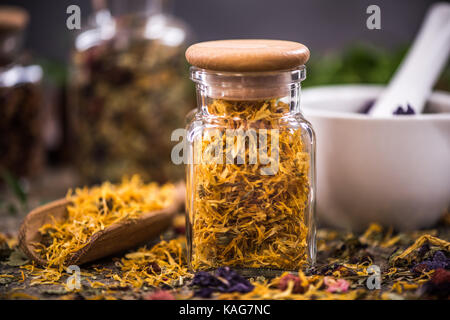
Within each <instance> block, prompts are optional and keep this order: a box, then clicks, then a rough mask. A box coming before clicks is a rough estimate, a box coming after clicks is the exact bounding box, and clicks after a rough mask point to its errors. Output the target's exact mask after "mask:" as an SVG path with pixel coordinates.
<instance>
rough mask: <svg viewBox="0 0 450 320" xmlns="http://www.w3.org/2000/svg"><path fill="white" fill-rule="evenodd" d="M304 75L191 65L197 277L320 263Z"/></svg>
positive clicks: (192, 256)
mask: <svg viewBox="0 0 450 320" xmlns="http://www.w3.org/2000/svg"><path fill="white" fill-rule="evenodd" d="M238 55H239V54H238ZM238 55H237V56H238ZM188 60H189V56H188ZM191 60H193V59H191ZM191 63H192V62H191ZM200 65H201V63H200ZM304 78H305V67H304V66H303V65H301V66H296V67H294V68H291V69H289V70H281V71H278V70H275V71H264V70H262V71H257V72H247V71H243V72H241V71H240V72H229V71H214V70H206V69H202V68H199V67H196V66H193V67H191V79H192V80H193V81H194V82H195V83H196V88H197V101H198V107H197V112H196V113H195V114H194V115H192V116H191V120H190V123H189V125H188V128H187V142H188V145H189V147H188V150H189V152H188V157H187V158H188V165H187V219H186V220H187V239H188V259H189V263H190V268H191V269H192V270H193V271H198V270H212V269H216V268H218V267H223V266H229V267H232V268H235V269H237V270H239V271H240V272H241V273H243V274H246V275H251V276H257V275H274V274H279V273H280V272H281V271H298V270H299V269H301V268H305V267H307V266H310V265H312V264H313V263H314V261H315V255H316V244H315V232H316V231H315V230H316V229H315V220H314V219H315V218H314V195H315V137H314V131H313V129H312V127H311V124H310V123H309V122H308V121H306V120H305V119H304V118H303V116H302V113H301V110H300V83H301V81H302V80H303V79H304Z"/></svg>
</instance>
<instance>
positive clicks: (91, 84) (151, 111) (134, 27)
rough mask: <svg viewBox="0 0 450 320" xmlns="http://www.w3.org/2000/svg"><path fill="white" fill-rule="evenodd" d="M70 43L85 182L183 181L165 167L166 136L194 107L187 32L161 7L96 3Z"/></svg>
mask: <svg viewBox="0 0 450 320" xmlns="http://www.w3.org/2000/svg"><path fill="white" fill-rule="evenodd" d="M94 5H95V9H96V11H95V14H94V16H93V17H92V19H91V22H90V28H88V29H87V30H86V29H84V30H85V31H83V32H82V33H81V34H80V35H79V36H78V37H77V38H76V42H75V46H76V52H75V54H74V57H73V68H72V72H71V73H72V76H71V79H72V81H71V110H70V111H71V113H72V120H73V121H72V124H73V128H74V130H73V131H74V132H75V141H74V142H75V143H76V145H77V149H76V150H77V151H76V154H75V156H76V159H77V167H78V169H79V172H80V174H81V177H82V179H83V180H84V182H85V183H98V182H100V181H102V180H111V181H120V179H121V177H122V176H123V175H131V174H135V173H138V174H140V175H141V177H142V178H143V179H144V180H146V181H149V180H153V181H158V182H165V181H166V180H178V179H182V178H183V175H184V170H182V168H180V167H177V166H175V165H173V164H172V163H171V161H170V152H171V148H172V142H171V140H170V135H171V132H172V131H173V130H174V129H176V128H178V127H180V126H183V124H184V116H185V114H186V113H187V112H188V111H189V110H191V109H192V108H193V106H194V104H195V101H194V99H192V96H193V95H192V92H193V87H192V85H191V83H190V81H189V80H188V79H187V74H188V66H187V64H186V62H185V59H184V50H185V49H186V44H187V42H188V41H189V37H190V35H189V31H188V29H187V27H186V25H185V24H184V23H183V22H181V21H180V20H178V19H177V18H174V17H173V16H170V15H168V14H167V13H165V9H164V8H165V6H163V1H162V0H133V1H123V0H106V1H94Z"/></svg>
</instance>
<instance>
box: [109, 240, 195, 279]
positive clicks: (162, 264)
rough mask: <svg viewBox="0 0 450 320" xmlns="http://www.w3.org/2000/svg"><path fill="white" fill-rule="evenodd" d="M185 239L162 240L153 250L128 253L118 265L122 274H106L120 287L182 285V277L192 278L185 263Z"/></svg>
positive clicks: (144, 249)
mask: <svg viewBox="0 0 450 320" xmlns="http://www.w3.org/2000/svg"><path fill="white" fill-rule="evenodd" d="M185 247H186V240H185V238H184V237H179V238H177V239H173V240H170V241H165V240H163V241H161V242H159V243H158V244H156V245H154V246H153V247H152V248H150V249H147V248H146V247H141V248H139V249H138V250H137V251H135V252H132V253H128V254H126V255H125V257H124V258H122V259H121V260H120V262H119V263H118V264H117V266H118V267H120V270H121V274H111V275H109V276H110V277H111V278H112V279H114V280H116V281H118V282H119V284H120V285H121V286H127V285H131V286H133V287H135V288H140V287H142V286H143V285H144V284H147V285H150V286H155V287H157V286H160V285H162V284H165V285H168V286H174V285H176V284H178V285H182V284H183V281H184V278H185V277H191V274H190V273H189V272H188V269H187V262H186V253H185V249H186V248H185Z"/></svg>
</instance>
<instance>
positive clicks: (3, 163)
mask: <svg viewBox="0 0 450 320" xmlns="http://www.w3.org/2000/svg"><path fill="white" fill-rule="evenodd" d="M27 21H28V14H27V13H26V11H24V10H23V9H21V8H18V7H0V173H1V174H2V175H3V174H4V171H6V172H7V173H9V174H12V175H13V176H16V177H31V176H34V175H36V174H38V173H39V172H40V171H41V170H42V168H43V163H44V143H43V135H42V120H43V118H42V98H43V94H42V88H41V84H40V83H41V79H42V69H41V67H39V66H37V65H30V64H25V63H24V62H23V61H22V60H23V59H22V58H23V55H22V40H23V36H24V30H25V27H26V25H27ZM0 180H1V179H0Z"/></svg>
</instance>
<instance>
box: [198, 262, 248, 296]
mask: <svg viewBox="0 0 450 320" xmlns="http://www.w3.org/2000/svg"><path fill="white" fill-rule="evenodd" d="M191 286H197V287H199V290H197V291H195V295H196V296H199V297H202V298H209V297H211V294H212V293H213V292H223V293H226V292H240V293H246V292H250V291H252V290H253V288H254V287H253V285H252V284H251V283H250V281H248V280H247V279H245V278H244V277H242V276H241V275H239V274H238V273H237V272H236V271H234V270H232V269H230V268H229V267H221V268H218V269H217V270H216V273H215V275H212V274H210V273H208V272H205V271H199V272H197V273H196V274H195V275H194V279H193V280H192V283H191Z"/></svg>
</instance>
